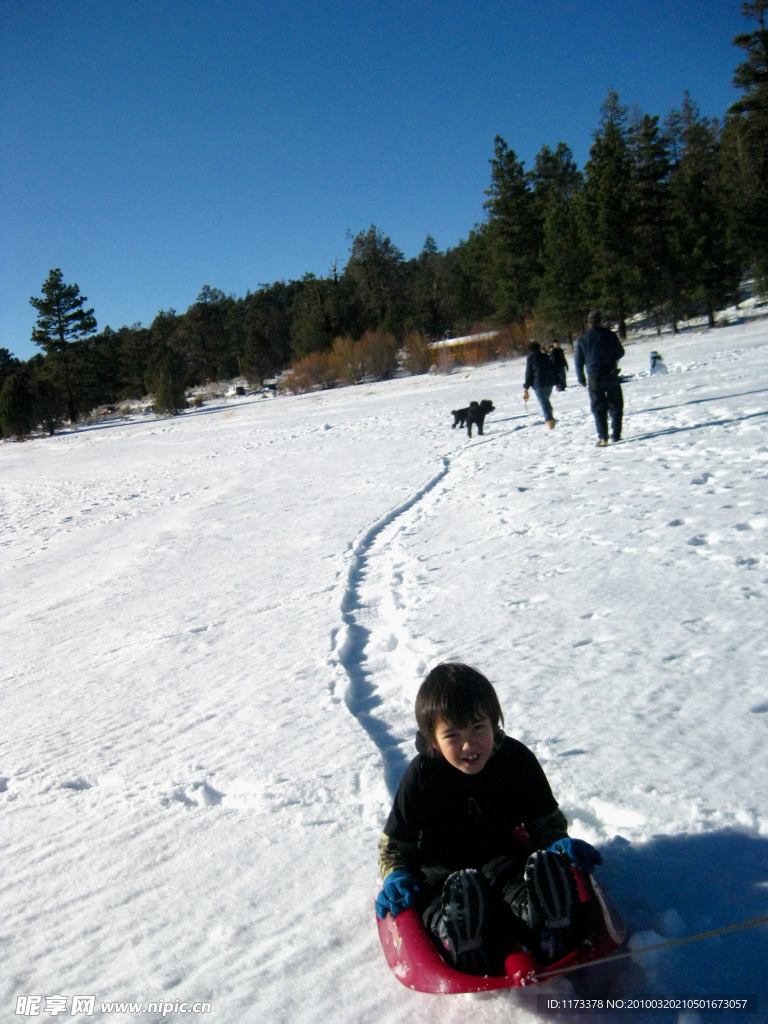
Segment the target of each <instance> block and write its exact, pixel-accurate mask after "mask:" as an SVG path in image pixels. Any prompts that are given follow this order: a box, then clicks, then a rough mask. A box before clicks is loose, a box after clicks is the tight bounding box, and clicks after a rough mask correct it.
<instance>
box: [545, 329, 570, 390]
mask: <svg viewBox="0 0 768 1024" xmlns="http://www.w3.org/2000/svg"><path fill="white" fill-rule="evenodd" d="M549 358H550V359H551V360H552V365H553V366H554V368H555V376H556V377H557V390H558V391H565V389H566V388H567V386H568V385H567V383H566V381H567V379H568V369H569V367H568V360H567V359H566V358H565V352H563V350H562V349H561V348H560V342H559V341H553V342H552V348H551V349H550V350H549Z"/></svg>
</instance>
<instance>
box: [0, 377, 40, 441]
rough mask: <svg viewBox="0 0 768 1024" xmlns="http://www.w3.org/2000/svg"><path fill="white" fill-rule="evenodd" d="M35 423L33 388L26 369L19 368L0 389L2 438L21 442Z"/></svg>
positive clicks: (7, 378) (0, 427)
mask: <svg viewBox="0 0 768 1024" xmlns="http://www.w3.org/2000/svg"><path fill="white" fill-rule="evenodd" d="M36 423H37V417H36V410H35V393H34V388H33V386H32V381H31V379H30V374H29V371H28V369H27V367H26V366H21V367H20V368H18V369H17V370H16V372H15V373H12V374H10V376H8V377H6V380H5V383H4V384H3V386H2V389H0V429H2V434H3V437H15V438H16V439H17V440H18V441H23V440H24V438H25V437H27V435H28V434H30V433H31V432H32V430H33V429H34V427H35V424H36Z"/></svg>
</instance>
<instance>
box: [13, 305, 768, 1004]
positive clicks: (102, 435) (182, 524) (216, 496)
mask: <svg viewBox="0 0 768 1024" xmlns="http://www.w3.org/2000/svg"><path fill="white" fill-rule="evenodd" d="M652 349H660V350H661V351H662V353H663V355H664V358H665V360H666V363H667V366H668V368H669V373H668V374H667V375H666V376H661V377H658V376H653V377H651V376H649V373H648V368H649V353H650V351H651V350H652ZM622 369H623V371H624V372H625V373H626V374H627V375H631V380H629V381H628V382H627V383H626V384H625V387H624V392H625V398H626V406H627V410H626V419H625V432H624V435H625V439H626V440H625V441H624V442H622V443H621V444H620V445H617V446H615V447H609V448H606V449H596V448H595V447H594V442H595V431H594V426H593V423H592V420H591V416H590V413H589V408H588V401H587V395H586V392H585V391H584V390H583V389H581V388H579V387H576V386H575V387H569V389H568V390H567V391H566V392H565V393H564V394H562V395H558V396H556V416H557V419H558V424H557V428H556V429H555V431H553V432H550V431H549V430H547V429H546V428H545V427H544V425H543V423H542V421H541V417H540V415H539V413H538V409H537V407H536V403H535V402H534V401H531V402H530V403H529V406H528V409H527V411H526V409H525V406H524V405H523V401H522V380H523V363H522V362H521V361H520V360H515V361H511V362H508V363H506V364H494V365H489V366H486V367H481V368H479V369H474V370H462V371H456V372H454V373H453V374H452V375H451V376H449V377H445V376H422V377H411V378H404V379H399V380H395V381H390V382H386V383H381V384H375V385H370V386H368V385H362V386H358V387H354V388H345V389H340V390H337V391H328V392H323V393H320V394H313V395H304V396H299V397H281V398H269V399H262V398H241V399H232V400H228V401H226V402H224V401H221V402H219V404H215V403H214V404H211V405H207V406H204V407H203V408H202V409H200V410H198V411H190V412H189V413H186V414H185V415H183V416H180V417H178V418H175V419H155V418H154V417H153V416H148V417H145V418H143V419H138V418H137V419H135V420H133V421H120V422H116V423H110V424H102V425H95V426H93V427H91V428H84V429H81V430H78V431H77V432H76V433H61V434H58V435H56V436H55V437H53V438H50V439H40V440H36V441H32V442H27V443H25V444H10V443H6V444H3V445H2V446H0V487H1V494H2V548H1V549H0V550H1V551H2V585H3V590H2V593H3V609H2V611H3V614H2V633H3V635H2V638H1V639H2V677H3V682H2V696H3V707H2V714H3V723H4V729H3V733H4V748H3V752H2V761H1V762H0V778H1V779H2V782H0V802H2V805H3V807H2V810H3V818H4V823H3V827H2V835H3V839H4V843H5V850H4V853H3V868H2V875H1V877H2V882H1V884H2V892H3V896H2V926H1V927H0V934H1V935H2V943H3V945H2V954H1V955H2V964H3V970H2V991H1V993H0V1006H2V1009H1V1010H0V1019H2V1020H3V1021H10V1020H20V1019H23V1018H22V1017H18V1016H16V1015H15V1008H16V1005H17V1004H16V999H17V997H18V996H20V995H35V994H36V995H39V996H42V997H49V996H53V995H62V996H66V997H67V998H68V999H69V1000H70V1002H69V1004H68V1005H69V1006H71V998H72V996H74V995H94V996H95V997H96V1009H95V1012H94V1013H93V1015H92V1016H90V1017H88V1016H86V1015H84V1014H83V1015H81V1016H80V1017H78V1018H77V1019H79V1020H83V1021H85V1020H105V1021H106V1020H109V1021H116V1020H120V1019H122V1020H136V1021H139V1020H141V1021H148V1020H160V1019H161V1017H160V1015H159V1014H157V1015H154V1016H153V1015H152V1014H141V1015H132V1014H122V1015H118V1014H108V1015H107V1014H102V1013H101V1011H100V1003H101V1002H103V1001H107V1000H135V1001H143V1002H145V1003H146V1002H149V1001H151V1000H156V999H161V1000H166V1001H168V1002H175V1001H176V1000H180V1001H184V1002H188V1003H193V1002H195V1001H198V1000H208V1001H210V1002H211V1003H212V1011H211V1013H209V1014H199V1015H194V1014H187V1015H184V1016H182V1015H180V1014H179V1015H176V1016H174V1015H173V1014H169V1015H168V1016H166V1018H165V1019H166V1020H168V1019H176V1020H193V1019H199V1020H201V1021H202V1020H204V1021H209V1022H211V1024H250V1022H254V1024H255V1022H265V1024H317V1022H318V1021H323V1022H325V1021H327V1022H333V1024H362V1022H368V1021H370V1022H376V1024H395V1022H408V1024H422V1022H424V1024H431V1022H440V1024H445V1022H451V1024H453V1022H456V1024H458V1022H460V1021H464V1020H467V1019H470V1018H471V1020H472V1021H473V1022H480V1024H495V1022H497V1021H509V1020H510V1019H512V1020H519V1021H523V1022H525V1021H533V1020H534V1019H535V1017H534V1016H533V1012H532V1009H531V1004H530V1002H526V1001H525V1000H524V999H523V997H522V996H521V995H520V994H514V993H513V994H505V995H500V996H496V997H494V998H492V999H484V1000H482V1001H477V1000H472V1001H469V1000H468V999H467V998H466V997H435V996H425V995H419V994H415V993H412V992H410V991H408V990H407V989H405V988H404V987H403V986H401V985H400V983H399V982H398V981H397V979H396V978H395V977H394V975H393V974H392V973H391V972H390V971H389V969H388V968H387V966H386V963H385V961H384V958H383V955H382V953H381V950H380V947H379V942H378V937H377V934H376V929H375V926H374V921H373V908H372V900H373V896H374V894H375V892H376V889H377V871H376V843H377V840H378V838H379V834H380V832H381V828H382V825H383V822H384V820H385V817H386V814H387V812H388V809H389V803H390V800H391V794H392V792H393V789H394V787H395V786H396V784H397V780H398V778H399V776H400V774H401V772H402V770H403V768H404V767H405V765H406V764H407V762H408V760H409V759H410V758H411V756H412V754H413V746H412V744H413V714H412V702H413V697H414V694H415V692H416V689H417V687H418V684H419V681H420V679H421V677H422V676H423V674H424V673H425V671H426V670H428V669H429V668H430V667H431V666H432V665H434V664H435V663H437V662H438V661H440V660H442V659H446V658H459V659H461V660H464V661H467V662H469V663H470V664H472V665H475V666H477V667H478V668H479V669H481V670H482V671H483V672H485V673H486V674H487V675H488V676H489V677H490V678H491V680H492V681H493V682H494V684H495V685H496V687H497V689H498V692H499V695H500V697H501V700H502V705H503V707H504V710H505V715H506V723H507V731H508V732H509V733H510V734H512V735H514V736H516V737H518V738H519V739H521V740H522V741H523V742H524V743H526V744H528V746H530V747H531V748H532V749H533V750H534V751H535V753H536V755H537V756H538V758H539V760H540V761H541V762H542V764H543V765H544V767H545V770H546V772H547V774H548V776H549V779H550V781H551V783H552V787H553V789H554V792H555V795H556V796H557V798H558V800H559V801H560V803H561V806H562V808H563V810H564V811H565V813H566V815H567V816H568V818H569V820H570V822H571V823H572V828H571V831H572V834H574V835H577V836H582V837H584V838H585V839H588V840H589V841H590V842H592V843H594V844H596V845H597V846H598V847H600V849H601V850H602V852H603V856H604V859H605V863H604V865H603V867H602V868H600V869H599V872H600V877H601V880H602V882H603V884H604V886H605V887H606V888H607V889H608V890H609V892H610V893H611V894H612V896H613V898H614V901H615V902H616V904H617V905H618V907H619V909H620V911H621V913H622V914H623V916H624V919H625V922H626V924H627V927H628V931H629V933H630V934H633V933H645V932H653V933H654V934H656V935H658V936H661V937H667V938H676V937H680V936H684V935H689V934H693V933H694V932H697V931H701V930H705V929H712V928H716V927H719V926H721V925H728V924H733V923H736V922H738V921H741V920H745V919H748V918H753V917H756V916H758V915H762V914H765V913H767V912H768V731H767V729H766V726H767V725H768V673H767V672H766V668H767V667H768V628H767V627H768V321H766V320H757V321H754V322H752V323H751V324H750V323H747V324H742V325H740V326H732V327H729V328H724V329H718V330H714V331H709V332H704V331H692V332H689V333H683V334H682V335H680V336H679V337H677V338H672V337H670V336H665V337H664V338H662V339H656V338H653V337H650V336H649V337H648V338H646V339H645V340H641V341H639V342H637V343H636V344H633V345H631V346H629V347H628V351H627V356H626V358H625V360H624V361H623V364H622ZM569 382H570V383H572V384H575V380H574V374H573V370H571V374H570V377H569ZM482 398H490V399H492V400H493V402H494V404H495V406H496V411H495V412H494V413H492V414H491V415H490V417H489V419H488V420H487V422H486V433H485V436H484V437H481V438H477V437H475V438H473V440H472V441H469V440H468V439H467V436H466V433H465V432H461V431H459V430H458V429H457V430H451V427H450V424H451V422H452V417H451V414H450V410H451V409H453V408H456V407H457V406H462V405H466V404H467V403H468V402H469V401H470V400H471V399H475V400H480V399H482ZM532 398H533V396H532ZM638 941H640V940H638ZM646 944H648V943H646ZM767 963H768V929H766V928H765V927H763V928H755V929H752V930H750V931H743V932H737V933H734V934H731V935H726V936H723V937H722V938H720V939H714V940H708V941H706V942H703V943H697V944H691V945H686V946H681V947H677V948H674V949H672V950H670V951H669V952H668V953H666V954H654V955H653V957H652V958H650V957H649V958H647V962H644V961H643V958H642V957H640V956H638V957H637V960H636V963H633V962H632V961H630V960H625V961H622V962H621V963H620V964H616V965H614V966H612V967H611V968H610V969H608V968H603V969H602V971H598V970H597V969H594V970H593V971H592V972H584V973H582V974H581V975H580V976H578V977H575V978H574V979H573V980H572V981H569V982H564V981H561V982H560V983H559V990H562V989H563V987H564V986H565V990H566V991H570V992H574V991H576V992H579V993H583V992H586V993H589V994H590V995H593V996H594V995H600V994H606V995H608V994H612V993H613V994H615V993H636V994H637V993H654V994H655V993H661V994H667V995H669V994H709V995H713V994H731V995H733V994H746V993H758V994H759V995H760V997H761V1000H762V1003H761V1013H760V1016H759V1018H755V1017H751V1018H741V1017H740V1018H739V1020H742V1019H748V1020H758V1019H759V1020H763V1021H765V1020H768V968H766V964H767ZM43 1005H44V1004H43ZM64 1016H66V1019H73V1018H72V1017H71V1016H69V1011H67V1014H66V1015H62V1017H61V1019H64ZM38 1019H52V1018H51V1017H50V1016H46V1015H45V1013H44V1011H43V1010H42V1008H41V1013H40V1015H39V1018H38ZM561 1019H566V1018H561ZM567 1019H568V1020H570V1021H576V1020H579V1021H592V1020H593V1019H594V1021H604V1022H605V1021H608V1020H609V1019H610V1018H608V1017H606V1016H595V1017H594V1018H592V1017H590V1016H589V1015H581V1016H579V1017H576V1016H571V1017H570V1018H567ZM622 1019H631V1020H633V1021H639V1020H642V1019H646V1018H641V1017H638V1016H635V1015H633V1016H632V1017H631V1018H629V1017H624V1018H622ZM647 1019H652V1020H654V1021H656V1022H659V1024H662V1022H666V1021H677V1017H676V1015H674V1014H673V1015H666V1016H665V1015H664V1014H655V1015H653V1016H652V1017H649V1018H647ZM681 1019H682V1018H681ZM692 1019H694V1018H685V1020H692ZM707 1019H708V1018H707ZM717 1019H718V1020H721V1021H729V1020H731V1019H734V1020H735V1019H736V1018H735V1017H734V1018H731V1017H728V1016H725V1017H719V1018H717Z"/></svg>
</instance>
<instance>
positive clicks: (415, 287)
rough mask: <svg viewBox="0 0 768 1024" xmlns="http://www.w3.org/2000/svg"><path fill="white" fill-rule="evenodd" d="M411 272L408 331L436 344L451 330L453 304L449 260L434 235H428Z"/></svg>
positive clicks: (412, 263)
mask: <svg viewBox="0 0 768 1024" xmlns="http://www.w3.org/2000/svg"><path fill="white" fill-rule="evenodd" d="M408 269H409V271H410V274H411V288H410V294H411V298H410V303H409V307H410V308H409V315H408V317H407V318H406V323H405V329H406V331H412V330H416V331H423V332H424V334H425V335H426V336H427V338H429V339H430V340H431V341H437V340H438V339H439V338H442V337H443V335H444V334H445V332H446V331H447V330H449V328H450V326H451V323H452V321H453V317H454V303H453V295H452V293H451V289H450V286H449V283H448V276H447V266H446V258H445V256H444V255H443V253H441V252H440V251H439V250H438V248H437V243H436V242H435V240H434V238H433V237H432V236H431V235H427V237H426V239H425V241H424V246H423V247H422V250H421V252H420V253H419V255H418V257H417V258H416V259H415V260H411V261H410V262H409V264H408Z"/></svg>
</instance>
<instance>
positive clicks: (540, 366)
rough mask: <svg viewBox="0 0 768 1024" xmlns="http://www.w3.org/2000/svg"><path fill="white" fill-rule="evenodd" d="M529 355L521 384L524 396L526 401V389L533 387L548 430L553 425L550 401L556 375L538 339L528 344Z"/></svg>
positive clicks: (553, 417)
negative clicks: (523, 380) (523, 381)
mask: <svg viewBox="0 0 768 1024" xmlns="http://www.w3.org/2000/svg"><path fill="white" fill-rule="evenodd" d="M528 351H529V353H530V354H529V356H528V360H527V362H526V364H525V383H524V384H523V388H524V389H525V390H524V397H525V400H526V402H527V401H528V389H529V388H533V390H534V391H535V392H536V397H537V398H538V400H539V405H540V406H541V411H542V413H543V414H544V422H545V423H546V424H547V426H548V427H549V429H550V430H552V429H553V428H554V426H555V415H554V413H553V412H552V402H551V401H550V398H551V395H552V389H553V388H554V386H555V385H556V384H557V376H556V374H555V368H554V366H553V365H552V360H551V359H550V358H549V356H548V355H547V354H546V353H544V352H542V351H541V345H540V344H539V343H538V341H532V342H531V343H530V345H529V346H528Z"/></svg>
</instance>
